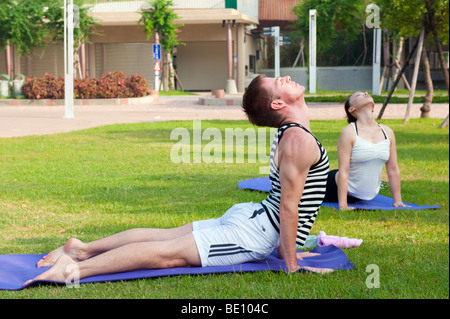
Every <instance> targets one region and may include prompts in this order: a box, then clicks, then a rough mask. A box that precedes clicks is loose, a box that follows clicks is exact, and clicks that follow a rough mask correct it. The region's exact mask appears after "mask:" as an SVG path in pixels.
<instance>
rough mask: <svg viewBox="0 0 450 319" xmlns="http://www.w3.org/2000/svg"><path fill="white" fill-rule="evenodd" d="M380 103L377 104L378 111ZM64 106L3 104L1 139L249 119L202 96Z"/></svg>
mask: <svg viewBox="0 0 450 319" xmlns="http://www.w3.org/2000/svg"><path fill="white" fill-rule="evenodd" d="M308 106H309V110H310V118H311V120H327V119H344V118H345V112H344V106H343V104H342V103H308ZM421 106H422V105H421V104H414V105H413V106H412V108H411V112H410V118H418V117H420V107H421ZM380 108H381V104H377V105H376V107H375V114H376V115H378V112H379V110H380ZM405 110H406V104H390V105H388V106H387V107H386V110H385V112H384V115H383V119H403V118H404V116H405ZM448 112H449V105H448V104H433V105H432V109H431V114H430V117H432V118H441V119H444V118H445V117H446V116H447V114H448ZM64 114H65V109H64V106H61V105H60V106H1V107H0V138H8V137H19V136H28V135H42V134H53V133H63V132H70V131H77V130H83V129H88V128H92V127H98V126H103V125H110V124H116V123H141V122H157V121H171V120H213V119H217V120H241V119H246V116H245V114H244V112H243V111H242V110H241V107H240V106H239V105H201V104H200V103H199V96H192V97H191V96H177V97H160V98H159V100H158V101H155V102H152V103H145V104H136V105H75V106H74V118H71V119H68V118H65V117H64Z"/></svg>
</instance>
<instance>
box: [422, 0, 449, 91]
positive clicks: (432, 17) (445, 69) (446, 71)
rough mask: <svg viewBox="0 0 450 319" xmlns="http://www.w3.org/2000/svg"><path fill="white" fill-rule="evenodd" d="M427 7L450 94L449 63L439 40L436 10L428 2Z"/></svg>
mask: <svg viewBox="0 0 450 319" xmlns="http://www.w3.org/2000/svg"><path fill="white" fill-rule="evenodd" d="M427 7H428V15H429V20H430V30H431V32H432V33H433V37H434V42H435V43H436V48H437V52H438V56H439V61H440V62H441V67H442V72H443V74H444V82H445V87H446V88H447V93H448V92H449V83H448V82H449V76H448V68H447V63H446V61H445V58H444V52H443V49H442V43H441V40H440V39H439V34H438V30H437V26H436V21H435V19H434V14H435V12H434V10H433V9H432V7H433V6H432V2H427Z"/></svg>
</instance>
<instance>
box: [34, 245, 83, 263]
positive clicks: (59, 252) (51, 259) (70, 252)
mask: <svg viewBox="0 0 450 319" xmlns="http://www.w3.org/2000/svg"><path fill="white" fill-rule="evenodd" d="M83 245H84V244H83V242H81V241H80V240H78V239H76V238H71V239H69V240H68V241H67V243H66V244H65V245H64V246H62V247H59V248H57V249H55V250H53V251H52V252H50V253H48V254H47V255H45V256H44V257H43V258H42V259H41V260H39V261H38V262H37V267H38V268H42V267H49V266H53V265H54V264H55V263H56V261H57V260H58V259H59V257H61V256H64V255H67V256H69V257H70V258H72V259H73V260H74V261H81V260H83V258H82V257H81V252H82V248H83Z"/></svg>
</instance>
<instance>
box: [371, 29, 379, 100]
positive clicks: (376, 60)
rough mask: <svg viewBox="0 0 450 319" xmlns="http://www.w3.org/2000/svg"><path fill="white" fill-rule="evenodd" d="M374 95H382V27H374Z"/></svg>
mask: <svg viewBox="0 0 450 319" xmlns="http://www.w3.org/2000/svg"><path fill="white" fill-rule="evenodd" d="M372 61H373V62H372V95H380V68H381V29H380V28H374V29H373V56H372Z"/></svg>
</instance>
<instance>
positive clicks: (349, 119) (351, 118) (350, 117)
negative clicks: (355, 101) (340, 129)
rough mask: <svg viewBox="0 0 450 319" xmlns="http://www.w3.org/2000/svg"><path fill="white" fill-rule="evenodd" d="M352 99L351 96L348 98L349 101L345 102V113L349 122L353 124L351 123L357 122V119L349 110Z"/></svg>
mask: <svg viewBox="0 0 450 319" xmlns="http://www.w3.org/2000/svg"><path fill="white" fill-rule="evenodd" d="M350 98H351V96H349V97H348V99H347V100H346V101H345V106H344V108H345V113H346V114H347V122H348V123H351V122H356V117H354V116H353V115H352V114H351V113H350V111H349V110H348V109H349V108H350Z"/></svg>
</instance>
